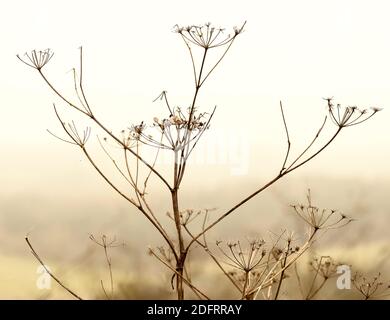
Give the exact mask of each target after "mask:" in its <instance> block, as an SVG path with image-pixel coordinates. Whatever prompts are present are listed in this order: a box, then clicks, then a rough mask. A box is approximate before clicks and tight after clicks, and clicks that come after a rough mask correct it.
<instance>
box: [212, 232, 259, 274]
mask: <svg viewBox="0 0 390 320" xmlns="http://www.w3.org/2000/svg"><path fill="white" fill-rule="evenodd" d="M216 244H217V246H218V249H219V250H220V252H221V253H222V254H223V255H224V257H225V258H227V261H226V264H228V265H230V266H232V267H234V268H236V269H238V270H241V271H244V272H250V271H252V270H253V269H255V268H256V267H257V266H258V265H259V264H260V263H261V261H262V260H263V258H264V256H265V255H266V251H265V250H264V249H263V247H264V245H265V241H264V240H262V239H253V240H247V245H246V246H245V247H244V246H242V245H241V242H240V241H230V242H227V243H226V247H227V248H223V246H222V244H223V242H222V241H218V242H217V243H216Z"/></svg>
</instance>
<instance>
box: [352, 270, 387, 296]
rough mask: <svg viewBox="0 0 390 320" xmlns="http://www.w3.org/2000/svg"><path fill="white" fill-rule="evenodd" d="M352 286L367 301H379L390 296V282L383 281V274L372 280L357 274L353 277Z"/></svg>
mask: <svg viewBox="0 0 390 320" xmlns="http://www.w3.org/2000/svg"><path fill="white" fill-rule="evenodd" d="M352 284H353V286H354V287H355V289H356V290H357V291H358V292H359V293H360V294H361V295H363V297H364V299H365V300H368V299H378V298H382V297H386V296H389V295H390V282H383V281H381V273H380V272H379V273H378V275H376V276H374V277H373V278H371V279H368V278H366V277H365V276H364V275H363V274H361V273H359V272H356V273H355V274H354V276H353V277H352Z"/></svg>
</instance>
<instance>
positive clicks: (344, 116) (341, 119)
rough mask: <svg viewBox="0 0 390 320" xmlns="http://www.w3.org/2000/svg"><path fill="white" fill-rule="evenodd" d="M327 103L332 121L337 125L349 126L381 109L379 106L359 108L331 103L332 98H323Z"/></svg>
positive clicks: (364, 119) (366, 118)
mask: <svg viewBox="0 0 390 320" xmlns="http://www.w3.org/2000/svg"><path fill="white" fill-rule="evenodd" d="M325 100H326V101H327V103H328V111H329V114H330V118H331V119H332V121H333V122H334V123H335V124H336V125H337V126H338V127H339V128H345V127H351V126H355V125H358V124H360V123H362V122H365V121H367V120H368V119H370V118H371V117H372V116H373V115H374V114H376V113H377V112H379V111H381V110H382V109H381V108H376V107H375V108H369V109H359V108H358V107H356V106H349V107H342V106H341V105H340V104H337V105H336V107H335V106H334V104H333V98H325Z"/></svg>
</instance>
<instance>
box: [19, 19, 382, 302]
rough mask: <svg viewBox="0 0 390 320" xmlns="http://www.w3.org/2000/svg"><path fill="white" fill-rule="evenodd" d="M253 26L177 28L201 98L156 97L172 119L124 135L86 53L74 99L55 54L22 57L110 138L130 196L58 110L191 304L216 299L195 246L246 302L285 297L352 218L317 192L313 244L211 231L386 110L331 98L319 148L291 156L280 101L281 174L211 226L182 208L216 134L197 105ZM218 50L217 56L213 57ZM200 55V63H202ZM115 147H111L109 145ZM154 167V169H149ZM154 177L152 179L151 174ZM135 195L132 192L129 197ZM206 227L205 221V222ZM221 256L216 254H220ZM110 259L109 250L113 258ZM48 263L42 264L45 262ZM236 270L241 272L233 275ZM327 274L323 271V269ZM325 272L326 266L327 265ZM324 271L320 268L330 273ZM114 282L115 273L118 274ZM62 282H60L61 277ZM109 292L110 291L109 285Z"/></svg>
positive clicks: (308, 219)
mask: <svg viewBox="0 0 390 320" xmlns="http://www.w3.org/2000/svg"><path fill="white" fill-rule="evenodd" d="M244 27H245V23H243V24H242V25H241V26H240V27H235V28H233V29H232V30H231V32H227V31H225V30H224V29H221V28H216V27H214V26H212V25H211V24H210V23H206V24H204V25H199V26H198V25H192V26H185V27H183V26H178V25H176V26H175V27H174V31H175V33H176V34H177V35H178V37H179V38H180V39H181V40H182V41H183V43H184V45H185V47H186V49H187V50H188V53H189V57H190V62H191V65H192V73H193V81H194V82H193V89H194V93H193V95H192V96H191V97H189V102H188V104H187V105H186V106H182V107H176V106H172V105H171V104H170V103H169V99H168V96H167V92H166V91H163V92H162V93H161V95H160V96H159V97H158V98H157V99H156V100H160V101H162V102H163V103H164V108H165V109H166V113H165V115H164V116H160V117H157V116H156V117H154V119H153V120H151V121H143V122H141V123H138V124H133V125H131V126H130V127H129V128H127V129H125V130H122V131H121V133H120V134H118V135H116V134H114V133H113V132H112V131H111V130H110V129H108V128H109V126H108V125H107V124H106V123H104V121H103V120H102V119H100V118H99V117H98V115H96V114H95V113H94V111H93V107H92V106H91V104H90V103H89V101H88V99H87V97H86V93H85V90H84V87H83V51H82V48H80V66H79V70H78V72H76V69H73V76H74V89H75V99H74V100H76V101H73V100H72V99H71V98H68V97H66V96H65V95H64V94H63V93H62V92H61V90H60V89H59V88H57V87H56V86H55V85H54V84H53V82H52V81H51V80H50V78H49V76H48V74H47V72H46V70H47V64H48V63H49V62H50V61H51V60H52V58H53V52H52V51H51V50H50V49H47V50H43V51H36V50H33V51H32V52H30V53H26V54H25V55H24V56H18V58H19V59H20V60H21V61H22V62H23V63H25V64H26V65H28V66H29V67H31V68H33V69H35V70H36V71H37V72H38V74H39V75H40V77H41V78H42V79H43V80H44V81H45V82H46V84H47V85H48V86H49V87H50V88H51V90H52V91H53V92H54V93H55V94H56V95H57V96H58V97H59V98H60V99H61V100H62V101H63V102H65V104H66V105H67V106H69V107H71V108H73V109H75V110H77V111H78V112H79V113H81V114H83V115H84V116H86V117H87V118H89V119H90V120H91V121H92V123H93V124H94V125H95V126H97V127H98V128H100V129H101V130H103V132H104V135H105V137H104V138H103V139H99V143H100V145H101V147H102V148H103V150H104V152H105V153H106V155H107V156H108V157H109V159H110V160H111V161H112V163H113V165H114V166H115V169H116V170H118V172H119V173H120V175H121V177H122V178H123V179H124V180H125V182H126V183H127V184H128V186H129V189H127V190H122V189H121V187H120V186H119V185H117V184H116V183H115V182H114V179H112V178H111V177H110V176H108V175H107V174H106V173H105V171H106V170H105V169H104V168H102V167H101V166H100V165H99V164H98V163H97V162H96V161H95V160H94V157H93V156H92V155H91V153H90V151H89V148H88V139H89V138H90V135H91V128H89V127H88V128H85V129H83V130H80V129H79V128H78V127H77V125H76V124H75V123H74V122H73V121H72V122H71V123H66V122H65V121H63V119H62V116H61V115H60V112H59V110H58V108H57V106H56V105H55V104H54V105H53V107H54V112H55V115H56V117H57V119H58V121H59V124H60V126H61V127H62V129H63V131H64V133H65V137H60V136H58V135H56V137H58V138H59V139H61V140H63V141H65V142H67V143H70V144H72V145H74V146H76V147H79V148H80V150H81V152H82V153H83V154H84V155H85V157H86V159H87V160H88V161H89V162H90V164H91V165H92V166H93V167H94V168H95V169H96V171H97V173H98V174H99V175H100V176H101V177H102V178H103V179H104V180H105V181H106V182H107V183H108V185H109V186H110V187H111V188H113V189H114V190H115V191H116V192H117V193H118V194H119V195H120V196H121V197H123V198H124V199H125V200H126V201H128V203H129V204H130V205H132V206H134V207H135V208H136V209H137V210H138V211H139V212H140V213H141V214H142V215H144V216H145V218H146V219H148V220H149V222H150V223H151V224H152V225H153V227H154V228H155V230H156V232H158V233H159V234H160V235H161V237H162V239H163V240H164V242H165V243H164V246H161V247H159V248H150V254H151V255H152V256H155V257H156V258H157V259H158V260H159V261H160V262H162V264H164V265H165V266H166V267H167V268H168V269H169V270H170V271H171V272H172V275H173V277H172V280H174V281H175V285H174V288H175V291H176V293H177V298H178V299H184V297H185V291H186V290H185V287H187V288H188V290H191V291H192V292H193V294H195V295H196V296H197V297H199V298H202V299H208V298H210V297H209V295H208V294H206V293H205V292H203V291H202V290H201V289H200V288H198V287H197V286H196V285H195V283H194V282H193V280H192V279H190V277H189V276H188V268H189V266H188V264H187V261H188V256H189V254H190V252H191V250H193V249H194V248H201V249H203V250H204V251H205V252H206V253H207V254H208V255H209V256H210V258H211V259H212V261H214V262H215V263H216V265H217V266H218V268H220V269H221V271H222V272H223V273H224V274H225V276H226V277H227V279H228V280H229V281H230V282H231V283H232V285H233V286H234V287H235V288H236V289H237V290H238V292H239V298H242V299H255V298H257V297H258V294H259V293H261V295H262V296H263V297H265V298H268V299H270V298H275V299H277V298H278V295H279V292H280V289H281V286H282V282H283V280H284V279H285V277H286V270H287V269H288V268H289V267H290V266H292V265H294V264H295V262H296V261H297V259H298V258H300V257H301V256H302V255H303V254H304V253H305V252H306V251H307V250H308V248H309V247H310V246H311V244H312V243H313V241H314V240H315V238H316V236H317V234H318V233H319V232H321V231H322V230H329V229H335V228H339V227H342V226H344V225H346V224H348V223H349V222H350V221H351V220H350V219H349V218H348V217H346V216H345V215H342V214H340V213H338V212H337V211H335V210H325V209H319V208H316V207H315V206H313V205H312V203H311V198H310V194H309V196H308V204H307V205H295V206H293V210H294V211H295V212H296V213H297V214H298V216H299V217H300V218H301V219H302V220H303V222H304V223H305V224H306V225H307V226H308V233H307V238H306V239H305V240H304V241H301V240H300V241H299V242H300V244H299V245H298V244H297V241H298V240H297V239H295V237H294V234H293V233H289V232H287V231H283V232H282V233H281V234H279V235H277V236H276V238H275V239H273V240H272V241H271V243H270V244H268V243H266V242H265V241H264V240H263V239H253V240H248V241H247V242H246V243H244V242H230V243H227V244H224V242H218V243H217V246H216V247H215V248H214V246H213V247H210V246H209V244H208V242H207V238H206V235H207V233H208V231H209V230H211V229H212V228H214V227H215V226H216V225H217V224H219V223H221V222H222V221H223V220H225V219H226V218H227V217H228V216H230V215H231V214H233V213H234V212H237V214H238V212H239V209H240V207H241V206H243V205H244V204H245V203H246V202H248V201H249V200H251V199H252V198H254V197H255V196H257V195H258V194H260V193H261V192H263V191H264V190H266V189H267V188H268V187H270V186H271V185H273V184H274V183H276V182H277V181H278V180H280V179H282V178H283V177H284V176H286V175H288V174H289V173H291V172H293V171H295V170H296V169H298V168H300V167H302V166H303V165H305V164H307V163H308V162H309V161H311V160H312V159H314V158H315V157H316V156H317V155H319V154H320V153H321V152H322V151H324V150H325V149H326V148H327V147H328V146H329V145H330V144H331V143H332V142H333V141H334V140H335V138H336V137H337V136H338V135H339V134H340V133H341V131H343V130H344V129H346V128H348V127H351V126H355V125H358V124H361V123H363V122H364V121H366V120H368V119H370V118H371V117H372V116H373V115H375V114H376V113H377V112H378V111H379V110H380V109H378V108H371V109H359V108H357V107H355V106H353V107H349V106H348V107H342V106H341V105H339V104H337V105H336V106H335V105H334V103H333V99H332V98H327V99H325V100H326V102H327V107H328V115H327V116H325V117H324V119H323V121H322V122H321V126H320V127H319V129H318V131H316V133H315V135H314V137H313V139H312V140H311V142H310V143H309V144H308V145H307V146H306V147H305V148H304V149H303V150H301V151H300V152H298V156H296V157H292V156H291V153H290V151H291V148H292V143H291V140H290V135H289V130H288V125H287V120H286V118H285V114H284V111H283V105H282V103H281V102H280V112H281V120H282V123H283V128H284V131H285V134H286V141H287V143H286V152H285V156H284V159H283V162H282V163H281V166H280V169H279V170H278V171H277V172H276V173H275V176H274V177H273V178H272V179H271V180H270V181H268V182H266V183H263V184H260V183H259V187H258V188H257V189H256V190H254V191H253V192H252V193H251V194H249V195H247V196H246V197H245V198H244V199H237V200H236V201H237V202H236V203H235V204H234V205H232V206H231V208H230V209H229V210H227V211H226V212H222V213H219V215H217V214H213V216H214V217H215V218H214V220H212V221H209V219H210V215H209V211H210V210H199V211H197V210H185V209H183V208H182V207H181V206H180V191H181V189H180V187H181V183H182V181H183V179H184V177H185V175H186V172H187V163H188V160H189V158H190V156H191V154H192V152H193V150H194V149H195V148H196V146H197V143H198V141H199V140H200V139H201V138H202V137H203V136H204V133H205V131H206V130H208V129H209V128H210V125H211V120H212V118H213V116H214V113H215V111H216V109H215V108H214V109H213V110H209V111H202V110H200V109H199V107H198V105H197V100H198V96H199V94H200V93H201V89H202V88H203V86H204V85H205V83H206V81H208V80H209V79H210V78H211V75H212V74H213V71H214V70H215V69H216V68H217V67H219V65H220V64H221V61H222V60H223V59H224V57H225V56H226V54H227V53H228V51H229V50H230V49H231V47H232V45H233V43H235V42H236V39H237V38H238V37H241V34H242V33H243V31H244ZM211 51H213V52H214V51H215V55H214V56H212V57H211V56H210V52H211ZM198 54H200V59H198V58H197V57H198ZM329 118H330V119H331V121H332V122H333V123H334V125H335V127H334V133H333V135H332V136H331V137H330V138H329V139H328V140H327V141H325V142H324V143H323V144H319V143H318V141H317V140H318V137H319V136H320V134H321V132H322V131H323V130H324V128H325V125H326V124H327V122H328V119H329ZM109 143H110V144H109ZM113 144H114V145H115V146H116V147H119V148H120V149H122V151H123V165H121V162H120V161H117V159H115V157H114V156H112V155H111V153H110V150H109V147H110V146H112V145H113ZM141 146H142V147H143V148H148V147H150V148H153V149H154V150H156V153H155V156H154V157H153V158H151V159H148V158H147V157H145V156H144V155H143V154H142V155H141V151H140V150H141ZM160 150H165V151H168V152H171V154H172V173H173V179H170V178H168V177H167V176H164V175H163V173H162V172H161V170H160V169H159V168H158V165H157V158H158V157H159V154H160ZM145 169H146V170H145ZM145 172H146V173H145ZM151 176H155V177H157V179H158V180H159V181H160V182H161V187H162V188H163V189H164V190H165V191H166V192H168V193H169V195H170V201H171V207H172V209H171V212H170V213H169V216H170V217H171V221H172V223H173V224H174V227H175V228H174V230H175V232H174V233H170V232H168V231H167V230H168V228H167V226H166V225H163V223H162V220H161V217H162V214H163V213H162V212H159V210H158V209H157V210H156V209H153V208H152V206H151V205H150V201H149V196H150V195H149V193H148V192H147V188H148V182H149V178H150V177H151ZM129 190H130V192H129ZM194 220H196V221H198V224H196V226H194V227H193V225H194V224H195V223H194V224H192V222H193V221H194ZM199 221H200V223H199ZM102 239H104V240H103V242H104V245H102V243H101V242H98V241H97V240H96V239H95V238H93V240H94V241H95V242H97V243H98V244H99V245H100V246H103V248H104V249H105V250H106V248H107V246H106V245H105V244H106V242H105V241H106V240H105V239H106V238H102ZM26 240H27V242H28V244H29V246H30V248H31V250H32V251H33V252H34V255H35V256H36V257H37V258H39V256H38V255H37V254H36V252H35V250H34V249H33V248H32V246H31V243H30V241H29V239H28V238H26ZM214 251H215V252H218V254H217V253H215V252H214ZM106 256H107V252H106ZM39 261H40V262H41V263H43V262H42V260H41V259H40V258H39ZM107 262H108V265H109V268H110V272H111V265H110V263H111V262H110V259H109V258H108V256H107ZM229 266H230V267H232V268H233V271H231V270H227V269H226V268H227V267H229ZM319 268H320V267H319ZM321 268H322V267H321ZM321 268H320V269H318V270H319V271H318V272H320V270H322V269H321ZM111 280H112V275H111ZM56 281H59V280H58V279H56ZM102 286H103V285H102ZM68 291H69V290H68ZM69 292H70V293H71V294H73V295H74V296H75V297H76V298H80V297H79V296H78V295H75V294H74V293H73V292H72V291H69ZM105 293H106V296H107V297H108V296H109V297H110V298H111V297H112V296H113V284H112V282H111V287H110V293H109V294H108V293H107V292H106V291H105ZM315 294H316V289H313V288H312V289H311V290H310V292H309V293H307V296H308V297H310V296H314V295H315Z"/></svg>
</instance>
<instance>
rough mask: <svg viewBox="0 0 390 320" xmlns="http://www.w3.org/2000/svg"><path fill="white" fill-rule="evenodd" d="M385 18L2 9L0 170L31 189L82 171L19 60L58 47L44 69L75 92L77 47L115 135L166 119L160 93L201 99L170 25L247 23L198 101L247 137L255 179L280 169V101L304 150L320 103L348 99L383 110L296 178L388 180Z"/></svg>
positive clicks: (197, 8) (184, 6)
mask: <svg viewBox="0 0 390 320" xmlns="http://www.w3.org/2000/svg"><path fill="white" fill-rule="evenodd" d="M389 9H390V4H389V2H388V1H372V0H370V1H356V0H354V1H329V0H327V1H309V0H307V1H303V0H300V1H226V0H224V1H196V2H188V3H187V2H184V1H116V0H113V1H73V0H71V1H49V0H47V1H45V0H37V1H1V4H0V28H1V30H2V33H1V42H2V50H1V51H0V68H1V72H0V119H1V120H0V121H1V126H0V131H1V135H0V143H1V145H2V154H3V156H2V157H1V159H0V164H1V167H2V168H3V169H5V173H3V174H5V177H6V181H7V183H8V189H13V188H15V190H17V189H20V188H28V187H25V186H30V187H31V188H33V186H34V184H35V183H36V179H37V178H38V177H39V176H40V175H41V174H42V172H41V170H42V169H43V168H45V170H47V172H49V173H50V174H49V175H50V176H52V175H53V174H54V177H55V178H59V179H62V178H66V177H67V175H68V173H69V172H76V173H77V174H80V175H82V172H83V171H84V170H85V166H77V163H78V160H79V158H80V159H81V156H80V154H79V153H78V151H77V150H72V148H70V147H69V146H65V145H63V144H61V143H60V142H59V141H57V140H55V139H53V137H51V136H50V135H49V134H48V133H47V132H46V129H47V128H49V129H51V130H53V131H56V132H61V131H60V130H59V128H58V125H57V123H56V122H55V118H54V115H53V112H52V109H51V104H52V103H53V102H56V103H59V100H58V99H57V98H56V97H55V96H54V95H53V94H52V93H51V92H50V90H49V89H48V88H47V87H46V86H45V84H44V83H43V81H41V79H40V78H39V77H38V74H37V73H36V72H34V70H33V69H31V68H28V67H27V66H25V65H23V64H22V63H20V62H19V61H18V60H17V59H16V57H15V55H16V54H17V53H24V52H25V51H28V50H31V49H35V48H36V49H45V48H51V49H53V50H54V52H55V55H54V58H53V59H52V61H51V62H50V64H49V65H48V66H46V67H45V70H44V71H45V72H46V74H48V75H49V77H50V78H51V79H53V80H54V81H55V82H56V84H57V85H58V86H59V87H63V88H65V91H66V90H68V89H69V88H71V85H72V84H71V73H69V70H71V68H72V67H74V66H77V63H78V47H79V46H80V45H82V46H83V48H84V53H85V56H84V59H85V65H84V72H85V75H84V77H85V82H86V84H85V86H86V90H87V92H88V96H89V97H90V100H91V101H92V103H93V105H94V109H95V112H96V113H97V114H98V115H99V116H100V118H103V119H105V120H106V123H108V126H109V127H111V128H112V129H113V130H116V131H120V130H121V129H122V128H123V127H126V126H129V125H130V124H131V123H134V122H138V121H140V120H141V119H144V120H147V121H152V118H153V116H155V115H157V116H159V115H161V114H162V113H161V111H162V109H161V108H162V106H160V105H158V104H152V100H153V99H154V98H155V97H156V96H157V95H158V94H159V93H160V92H161V91H162V90H167V91H168V93H169V95H170V97H171V99H172V101H174V103H175V104H178V105H179V104H188V101H189V100H190V99H191V94H192V93H193V86H192V78H191V76H192V73H191V72H192V70H191V65H190V60H189V56H188V54H187V51H186V48H185V47H184V45H183V43H182V41H181V39H180V38H179V37H178V35H177V34H174V33H173V32H172V27H173V26H174V25H175V24H177V23H178V24H183V25H187V24H199V23H204V22H208V21H211V22H212V23H214V24H215V25H216V26H224V27H226V28H227V29H229V28H232V27H233V26H238V25H241V24H242V23H243V22H244V21H247V25H246V28H245V32H244V33H243V34H242V35H240V37H239V38H238V39H237V41H236V42H235V43H234V45H233V47H232V50H231V51H230V52H229V54H228V55H227V57H226V59H225V60H224V61H223V63H222V65H221V66H219V67H218V69H217V71H216V72H215V73H214V74H213V76H212V77H211V78H210V80H209V82H208V83H207V84H206V85H205V87H204V90H203V92H202V93H201V95H200V100H199V104H200V105H201V107H203V108H204V110H210V109H211V108H212V107H213V106H214V105H217V106H218V109H217V113H216V115H215V120H214V125H213V126H212V128H211V130H210V133H208V134H209V135H210V137H212V136H213V134H214V135H216V134H220V135H224V134H231V133H232V132H233V134H234V132H237V134H238V136H240V135H241V136H245V135H247V136H248V137H249V146H250V154H249V156H250V168H249V173H252V174H253V173H256V174H257V171H256V169H257V168H258V163H261V165H264V166H265V167H267V165H269V166H270V168H269V169H267V170H272V171H275V170H277V166H275V165H274V166H273V164H274V163H275V162H277V163H279V162H280V161H282V158H283V152H284V150H285V138H284V132H283V127H282V123H281V121H280V114H279V109H278V108H279V100H282V101H283V103H284V105H285V112H286V116H287V120H288V122H289V124H290V126H291V132H290V134H291V135H292V139H293V145H294V143H295V146H296V147H303V146H304V144H305V143H307V142H309V141H310V139H311V137H312V135H313V134H315V132H316V130H317V129H318V127H319V125H320V123H321V121H322V119H323V116H324V115H325V114H326V107H325V101H324V100H322V98H323V97H328V96H334V97H335V99H336V100H335V101H336V102H340V103H342V104H346V105H358V106H367V107H370V106H375V107H383V108H384V111H382V112H381V113H379V114H378V115H377V116H376V117H375V118H373V119H372V120H371V121H369V122H367V123H365V124H363V125H362V126H359V127H354V128H350V129H347V130H345V132H344V134H343V135H342V136H341V137H340V138H339V139H338V140H337V141H336V142H335V143H334V144H333V145H332V146H331V147H330V148H329V150H327V151H326V152H325V153H324V154H323V155H322V156H320V157H319V158H318V159H317V160H316V161H314V162H313V163H312V164H310V165H309V166H308V167H307V168H305V169H303V170H304V171H303V172H302V173H299V174H305V175H308V174H319V175H335V176H337V175H340V176H349V177H355V176H363V177H366V178H371V179H376V178H378V177H386V178H387V177H389V175H390V169H389V166H388V163H389V160H390V153H389V142H390V135H389V133H390V128H389V125H388V123H389V120H390V117H389V111H388V110H389V106H390V93H389V88H390V62H389V57H390V19H388V13H389V12H390V10H389ZM66 88H68V89H66ZM68 91H69V90H68ZM66 92H67V91H66ZM59 105H61V103H59ZM62 105H63V104H62ZM64 113H65V114H67V113H66V111H65V112H64ZM67 119H72V114H69V115H68V118H67ZM328 129H329V131H327V132H328V133H330V132H332V130H334V129H335V128H334V127H332V126H330V127H329V128H328ZM205 139H207V138H205ZM296 152H298V150H296ZM275 157H277V160H275ZM69 161H70V162H69ZM206 169H207V168H206ZM208 169H212V170H214V169H215V166H214V167H213V166H210V167H208ZM224 173H226V174H227V175H229V174H230V171H229V170H226V172H224ZM249 173H248V174H249ZM15 177H17V179H15ZM55 178H53V179H55ZM20 179H22V180H20ZM31 179H32V180H31ZM48 179H49V180H50V178H48ZM21 181H23V182H21ZM21 184H22V185H23V187H21Z"/></svg>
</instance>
